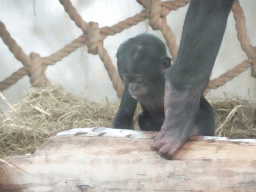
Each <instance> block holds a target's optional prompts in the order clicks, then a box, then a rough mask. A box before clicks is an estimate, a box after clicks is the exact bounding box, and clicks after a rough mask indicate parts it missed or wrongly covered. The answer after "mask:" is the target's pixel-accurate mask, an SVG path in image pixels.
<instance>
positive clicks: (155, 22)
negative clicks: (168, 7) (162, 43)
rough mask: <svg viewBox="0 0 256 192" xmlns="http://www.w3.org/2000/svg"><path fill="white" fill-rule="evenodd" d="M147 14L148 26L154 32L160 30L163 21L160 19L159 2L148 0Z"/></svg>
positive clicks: (160, 6)
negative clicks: (148, 11)
mask: <svg viewBox="0 0 256 192" xmlns="http://www.w3.org/2000/svg"><path fill="white" fill-rule="evenodd" d="M148 9H149V10H150V13H149V20H150V22H149V24H150V26H151V27H152V29H154V30H158V29H162V25H163V21H162V19H163V18H162V17H161V12H162V5H161V0H150V5H149V7H148Z"/></svg>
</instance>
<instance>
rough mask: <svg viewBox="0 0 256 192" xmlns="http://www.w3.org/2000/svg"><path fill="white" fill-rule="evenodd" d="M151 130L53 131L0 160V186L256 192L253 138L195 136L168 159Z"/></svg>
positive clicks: (10, 188)
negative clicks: (27, 150) (34, 146)
mask: <svg viewBox="0 0 256 192" xmlns="http://www.w3.org/2000/svg"><path fill="white" fill-rule="evenodd" d="M155 135H156V133H154V132H138V131H130V130H129V131H127V132H125V131H123V130H113V129H106V128H102V129H101V130H99V129H98V130H97V129H78V130H76V131H73V132H72V131H70V132H65V133H61V134H58V135H57V136H55V137H52V138H50V139H49V140H48V141H47V142H45V143H44V144H43V145H42V146H41V147H40V148H39V149H38V150H37V151H36V152H35V154H33V155H27V156H14V157H6V158H4V159H3V160H1V161H0V191H86V192H87V191H256V142H255V140H228V139H225V138H224V139H222V138H214V137H205V138H204V137H195V138H193V139H192V140H190V141H188V142H187V143H186V144H185V146H184V147H183V148H182V149H181V150H180V152H179V153H178V154H177V155H176V157H175V159H174V160H171V161H168V160H165V159H162V158H161V157H159V156H158V155H157V154H156V153H155V152H153V151H151V150H150V148H149V146H150V144H151V143H152V141H153V139H152V138H153V137H154V136H155Z"/></svg>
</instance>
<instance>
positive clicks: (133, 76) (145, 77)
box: [113, 33, 214, 135]
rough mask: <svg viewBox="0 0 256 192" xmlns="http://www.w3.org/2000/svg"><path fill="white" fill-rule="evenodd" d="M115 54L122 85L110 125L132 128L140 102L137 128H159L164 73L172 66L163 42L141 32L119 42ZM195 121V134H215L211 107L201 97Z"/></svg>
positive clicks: (161, 120)
mask: <svg viewBox="0 0 256 192" xmlns="http://www.w3.org/2000/svg"><path fill="white" fill-rule="evenodd" d="M116 56H117V67H118V73H119V75H120V77H121V79H122V81H123V82H124V84H125V88H124V92H123V96H122V100H121V104H120V107H119V109H118V112H117V114H116V117H115V119H114V122H113V127H114V128H120V129H134V128H133V116H134V111H135V109H136V106H137V102H139V103H140V105H141V108H142V110H143V111H142V112H141V113H140V114H139V117H138V120H139V126H140V129H141V130H144V131H160V129H161V127H162V125H163V122H164V117H165V115H164V94H165V78H164V75H165V72H166V70H167V69H168V68H169V67H171V58H169V57H168V56H167V54H166V48H165V44H164V43H163V42H162V41H161V40H160V39H159V38H157V37H155V36H154V35H150V34H145V33H142V34H139V35H137V36H135V37H133V38H130V39H128V40H127V41H125V42H124V43H122V44H121V45H120V47H119V48H118V51H117V55H116ZM170 70H171V69H170ZM178 107H179V106H178V105H177V108H178ZM195 122H196V123H195V125H196V127H197V129H196V130H199V131H197V133H196V134H200V135H214V117H213V110H212V107H211V106H210V104H209V103H208V102H207V101H206V100H205V98H204V97H201V99H200V110H199V112H198V115H197V117H196V118H195ZM205 124H206V125H207V129H205V127H206V126H205ZM201 127H202V128H204V129H200V128H201Z"/></svg>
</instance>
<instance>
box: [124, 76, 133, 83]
mask: <svg viewBox="0 0 256 192" xmlns="http://www.w3.org/2000/svg"><path fill="white" fill-rule="evenodd" d="M130 79H131V78H130V77H129V76H127V75H122V80H123V82H125V83H129V82H130Z"/></svg>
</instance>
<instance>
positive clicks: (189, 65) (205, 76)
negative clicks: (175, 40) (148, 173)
mask: <svg viewBox="0 0 256 192" xmlns="http://www.w3.org/2000/svg"><path fill="white" fill-rule="evenodd" d="M233 2H234V0H192V1H191V3H190V6H189V9H188V12H187V15H186V19H185V23H184V27H183V32H182V38H181V43H180V48H179V52H178V57H177V60H176V62H175V63H174V65H173V66H172V67H171V69H170V70H168V71H167V74H166V85H165V101H164V103H165V121H164V124H163V126H162V128H161V131H160V133H159V134H158V135H157V137H156V138H155V140H154V142H153V143H152V145H151V149H152V150H155V151H157V153H158V154H159V155H160V156H162V157H164V158H166V159H171V158H172V157H173V156H174V155H175V154H176V153H177V151H178V150H179V149H180V148H181V147H182V146H183V144H184V143H185V142H186V141H187V139H188V138H189V137H190V136H191V135H197V134H198V132H199V131H198V128H197V126H196V124H195V119H196V116H197V114H198V113H199V112H200V111H199V110H200V107H199V101H200V97H201V96H202V94H203V92H204V90H205V88H206V86H207V83H208V81H209V78H210V75H211V72H212V68H213V65H214V62H215V59H216V56H217V53H218V51H219V48H220V45H221V41H222V38H223V34H224V31H225V28H226V23H227V18H228V15H229V12H230V9H231V7H232V5H233ZM206 129H207V125H206Z"/></svg>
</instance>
